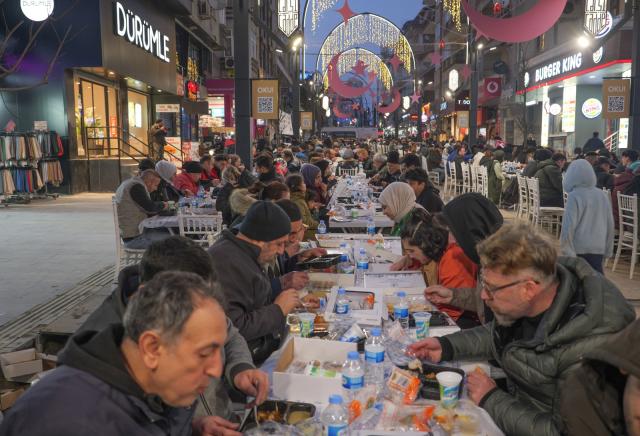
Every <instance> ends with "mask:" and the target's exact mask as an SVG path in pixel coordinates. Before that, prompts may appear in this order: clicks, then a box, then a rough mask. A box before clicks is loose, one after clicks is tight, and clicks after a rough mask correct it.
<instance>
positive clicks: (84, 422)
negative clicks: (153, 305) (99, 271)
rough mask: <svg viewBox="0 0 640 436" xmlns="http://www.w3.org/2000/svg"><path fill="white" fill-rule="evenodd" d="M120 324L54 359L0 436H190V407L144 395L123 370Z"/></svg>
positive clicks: (83, 338)
mask: <svg viewBox="0 0 640 436" xmlns="http://www.w3.org/2000/svg"><path fill="white" fill-rule="evenodd" d="M123 336H124V328H123V327H122V326H121V325H112V326H110V327H109V328H108V329H106V330H103V331H102V332H100V333H98V332H94V331H87V332H85V333H83V334H81V335H78V336H76V337H74V338H73V339H72V343H71V344H70V345H69V347H67V349H66V351H65V352H64V353H62V354H61V355H60V356H59V363H60V364H62V366H60V367H58V368H56V369H55V370H54V371H53V372H52V373H51V374H49V375H47V376H46V377H45V378H43V379H42V380H41V381H40V382H38V384H36V385H35V386H33V387H32V388H30V389H29V390H28V391H27V393H26V394H24V395H23V396H22V397H21V398H20V399H19V400H18V402H17V403H16V404H15V405H14V406H13V407H12V408H11V410H10V411H9V413H8V414H7V415H6V417H5V419H4V421H3V422H2V426H0V434H1V435H2V436H26V435H28V436H87V435H91V436H119V435H122V436H124V435H136V436H189V435H191V434H192V431H191V421H192V419H193V414H194V411H195V407H190V408H173V407H170V406H168V405H166V404H164V403H163V402H162V400H161V399H160V398H159V397H158V396H156V395H148V394H145V392H143V391H142V389H141V388H140V386H138V384H137V383H136V382H135V380H133V378H132V377H131V376H130V375H129V372H128V371H127V369H126V366H125V362H124V358H123V356H122V353H121V351H120V344H121V342H122V338H123Z"/></svg>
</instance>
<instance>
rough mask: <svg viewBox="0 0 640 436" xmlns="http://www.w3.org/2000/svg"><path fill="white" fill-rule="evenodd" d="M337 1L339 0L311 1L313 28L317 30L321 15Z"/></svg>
mask: <svg viewBox="0 0 640 436" xmlns="http://www.w3.org/2000/svg"><path fill="white" fill-rule="evenodd" d="M336 3H338V0H313V2H312V3H311V30H313V31H314V32H315V31H316V29H317V28H318V21H320V16H321V15H322V14H323V13H324V12H325V11H327V10H329V9H332V8H333V7H334V6H335V4H336Z"/></svg>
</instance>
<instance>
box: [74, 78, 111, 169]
mask: <svg viewBox="0 0 640 436" xmlns="http://www.w3.org/2000/svg"><path fill="white" fill-rule="evenodd" d="M74 99H75V125H76V141H77V144H78V156H86V154H87V153H88V154H89V156H92V157H110V156H117V155H118V140H117V137H118V128H119V123H118V106H117V91H116V90H115V88H112V87H110V86H105V85H102V84H99V83H95V82H91V81H89V80H84V79H80V80H76V82H75V86H74Z"/></svg>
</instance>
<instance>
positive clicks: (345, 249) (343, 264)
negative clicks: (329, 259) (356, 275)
mask: <svg viewBox="0 0 640 436" xmlns="http://www.w3.org/2000/svg"><path fill="white" fill-rule="evenodd" d="M349 251H350V250H349V245H347V243H346V242H343V243H342V244H340V252H341V253H342V254H341V255H340V263H338V268H337V269H338V273H340V274H352V273H353V264H352V263H351V259H349Z"/></svg>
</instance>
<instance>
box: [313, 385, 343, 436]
mask: <svg viewBox="0 0 640 436" xmlns="http://www.w3.org/2000/svg"><path fill="white" fill-rule="evenodd" d="M320 421H321V422H322V425H323V426H324V434H325V435H328V436H338V435H339V434H340V432H341V431H342V430H345V429H346V428H347V426H348V425H349V414H348V413H347V409H345V408H344V406H343V400H342V397H341V396H340V395H331V396H330V397H329V406H327V408H326V409H324V410H323V411H322V415H320Z"/></svg>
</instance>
